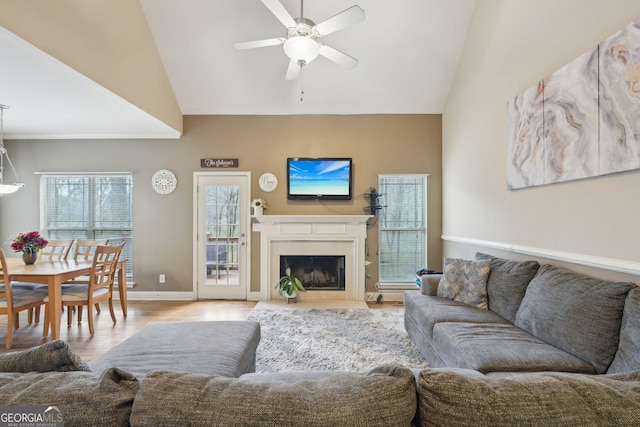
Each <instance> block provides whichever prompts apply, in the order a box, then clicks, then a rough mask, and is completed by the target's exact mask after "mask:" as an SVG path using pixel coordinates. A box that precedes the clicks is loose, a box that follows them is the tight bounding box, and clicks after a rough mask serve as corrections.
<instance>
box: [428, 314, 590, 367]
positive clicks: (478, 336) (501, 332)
mask: <svg viewBox="0 0 640 427" xmlns="http://www.w3.org/2000/svg"><path fill="white" fill-rule="evenodd" d="M433 346H434V347H435V348H436V349H437V351H438V355H439V356H440V358H441V359H442V360H443V361H444V362H445V364H446V366H450V367H456V368H464V369H474V370H477V371H480V372H483V373H486V372H495V371H511V372H518V371H527V372H532V371H562V372H581V373H589V374H595V373H596V370H595V368H594V367H593V366H591V365H590V364H588V363H587V362H585V361H584V360H582V359H578V358H577V357H575V356H572V355H571V354H569V353H567V352H565V351H562V350H560V349H558V348H556V347H554V346H552V345H549V344H547V343H545V342H544V341H541V340H539V339H538V338H536V337H534V336H532V335H530V334H528V333H527V332H525V331H523V330H522V329H519V328H516V327H515V326H513V325H506V324H497V323H489V324H483V323H459V322H455V323H438V324H437V325H436V326H435V327H434V329H433Z"/></svg>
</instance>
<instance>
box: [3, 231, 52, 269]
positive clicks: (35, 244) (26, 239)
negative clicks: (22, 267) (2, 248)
mask: <svg viewBox="0 0 640 427" xmlns="http://www.w3.org/2000/svg"><path fill="white" fill-rule="evenodd" d="M48 244H49V241H48V240H47V239H45V238H44V237H42V236H41V235H40V233H38V232H37V231H29V232H28V233H20V234H18V235H17V236H16V237H14V238H13V241H12V243H11V249H13V250H14V251H16V252H22V260H23V261H24V263H25V264H27V265H29V264H33V263H35V262H36V259H38V251H39V250H40V249H42V248H44V247H46V246H47V245H48Z"/></svg>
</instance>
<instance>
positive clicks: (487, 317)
mask: <svg viewBox="0 0 640 427" xmlns="http://www.w3.org/2000/svg"><path fill="white" fill-rule="evenodd" d="M475 262H477V263H478V265H479V264H480V263H482V262H485V263H486V262H488V263H489V267H490V269H489V275H488V278H487V281H486V294H487V295H486V299H487V300H488V305H487V308H478V307H476V306H472V305H469V304H467V303H464V302H460V301H458V300H452V299H448V298H445V297H443V296H438V294H439V293H440V294H441V293H442V290H440V291H439V289H438V287H439V286H441V285H440V281H441V279H442V277H443V276H442V275H426V276H423V277H422V278H421V280H422V287H421V289H420V291H410V292H407V293H405V296H404V304H405V320H404V321H405V329H406V330H407V332H408V334H409V336H410V337H411V340H412V341H413V343H414V344H415V345H416V347H417V349H418V350H419V351H420V353H421V354H422V355H423V357H424V358H425V359H426V361H427V363H428V364H429V366H430V367H447V368H465V369H472V370H476V371H479V372H482V373H490V372H540V371H558V372H574V373H584V374H604V373H621V372H630V371H634V370H640V326H639V325H640V289H638V287H637V286H636V285H635V284H633V283H622V282H610V281H605V280H598V279H594V278H591V277H586V276H583V275H579V274H575V273H572V272H569V271H566V270H562V269H558V268H556V267H553V266H551V265H542V266H540V265H539V264H538V263H537V262H535V261H513V260H506V259H501V258H498V257H492V256H489V255H485V254H476V260H475ZM444 274H445V275H446V274H447V268H446V266H445V273H444Z"/></svg>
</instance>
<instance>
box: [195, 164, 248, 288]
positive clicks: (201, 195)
mask: <svg viewBox="0 0 640 427" xmlns="http://www.w3.org/2000/svg"><path fill="white" fill-rule="evenodd" d="M250 182H251V174H250V173H249V172H235V173H234V172H229V173H227V172H214V173H205V172H203V173H195V174H194V184H195V185H194V187H195V192H196V196H195V197H196V200H197V210H196V211H197V221H196V223H197V230H196V232H195V236H194V238H195V241H196V245H195V260H194V264H195V265H194V277H195V278H196V281H197V284H196V292H197V298H198V299H239V300H246V299H247V293H248V289H249V286H248V281H249V279H248V278H249V270H250V268H249V265H250V262H249V259H248V257H249V255H248V254H249V249H248V248H249V236H250V234H249V231H248V230H249V226H250V221H251V216H250V212H249V209H250V208H249V205H250V201H249V189H250Z"/></svg>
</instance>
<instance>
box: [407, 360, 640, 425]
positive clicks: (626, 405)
mask: <svg viewBox="0 0 640 427" xmlns="http://www.w3.org/2000/svg"><path fill="white" fill-rule="evenodd" d="M417 388H418V414H419V416H420V420H421V422H422V424H421V425H423V426H427V425H428V426H447V427H456V426H470V425H487V426H505V427H506V426H509V427H511V426H524V425H527V426H604V425H621V426H622V425H624V426H632V425H637V423H638V420H639V419H640V372H635V373H632V374H618V375H584V374H568V373H558V372H546V373H523V374H510V375H508V376H499V377H493V376H485V377H478V376H469V375H466V374H463V373H460V372H453V371H451V370H447V369H425V370H423V371H421V372H420V375H419V377H418V385H417Z"/></svg>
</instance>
